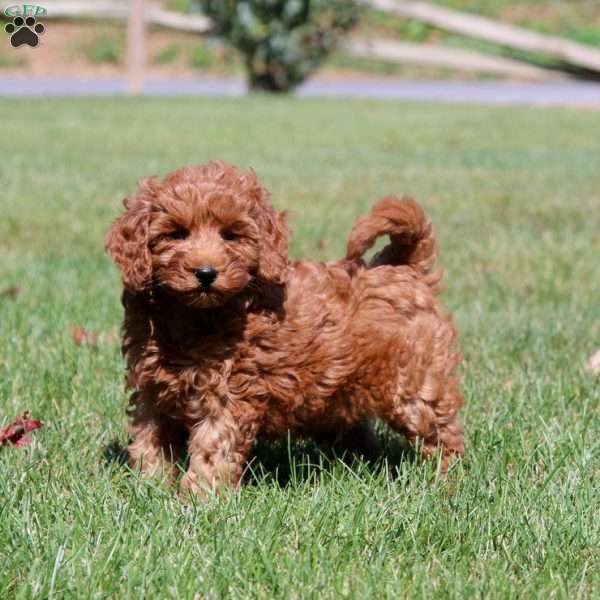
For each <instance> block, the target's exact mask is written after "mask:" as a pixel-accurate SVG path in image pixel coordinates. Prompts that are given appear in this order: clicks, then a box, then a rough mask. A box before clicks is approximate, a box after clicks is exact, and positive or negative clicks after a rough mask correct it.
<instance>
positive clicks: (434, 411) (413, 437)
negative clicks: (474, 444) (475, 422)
mask: <svg viewBox="0 0 600 600" xmlns="http://www.w3.org/2000/svg"><path fill="white" fill-rule="evenodd" d="M461 405H462V397H461V396H460V393H459V392H458V388H457V386H454V385H451V386H450V389H448V390H447V393H446V394H445V395H444V397H442V398H441V399H440V400H438V401H437V402H431V401H426V400H424V399H423V398H419V397H415V398H408V399H403V400H401V401H400V403H399V405H398V406H397V407H396V408H395V410H394V412H393V413H392V414H391V415H389V417H388V418H387V419H386V420H387V422H388V424H389V425H390V426H391V427H392V428H393V429H395V430H396V431H398V432H399V433H401V434H402V435H404V436H405V437H406V439H407V440H408V441H409V442H411V443H415V442H416V443H417V444H418V446H419V450H420V452H421V454H422V455H423V456H424V457H426V458H432V457H433V458H435V457H436V456H437V452H438V451H439V452H441V470H442V472H446V471H447V470H448V467H449V466H450V465H451V464H452V462H453V460H454V459H455V458H459V457H461V456H463V454H464V452H465V446H464V440H463V428H462V425H461V424H460V421H459V419H458V415H457V411H458V408H459V407H460V406H461Z"/></svg>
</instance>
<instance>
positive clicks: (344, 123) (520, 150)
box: [0, 97, 600, 599]
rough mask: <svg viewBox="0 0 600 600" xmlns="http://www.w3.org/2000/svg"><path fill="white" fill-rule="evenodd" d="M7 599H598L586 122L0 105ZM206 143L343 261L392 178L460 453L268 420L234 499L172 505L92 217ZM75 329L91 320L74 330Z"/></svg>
mask: <svg viewBox="0 0 600 600" xmlns="http://www.w3.org/2000/svg"><path fill="white" fill-rule="evenodd" d="M0 108H2V110H3V111H4V113H5V114H10V115H11V116H10V118H9V119H5V122H4V130H3V137H4V139H5V140H6V141H7V142H6V144H5V151H4V154H3V160H2V162H1V163H0V181H2V194H1V195H0V209H1V211H2V218H1V219H0V256H1V257H2V260H1V261H0V282H1V285H0V289H1V288H8V287H10V286H18V287H19V288H20V289H21V293H20V294H19V295H18V296H17V297H16V298H11V297H10V296H9V295H4V296H0V348H1V352H0V425H3V424H6V423H7V422H8V421H9V419H11V418H12V417H14V416H15V415H16V414H18V413H20V412H22V411H23V410H26V409H29V410H31V411H32V413H33V415H34V416H35V417H37V418H41V419H43V420H44V422H45V427H44V428H43V429H42V430H40V431H37V432H35V434H34V438H35V439H34V443H33V444H32V445H31V446H29V447H27V448H25V449H15V448H5V449H1V450H0V598H7V599H9V598H10V599H12V598H32V597H37V598H119V599H120V598H222V597H231V598H285V599H287V598H319V599H320V598H341V597H348V598H373V599H379V598H424V599H430V598H440V599H441V598H443V599H445V598H461V599H462V598H482V597H485V598H519V599H522V598H547V597H553V598H565V599H567V598H568V599H571V598H593V597H598V594H599V593H600V559H599V555H598V547H600V519H599V518H598V516H599V512H598V511H599V506H600V487H599V485H598V482H599V481H600V441H599V440H600V413H599V400H600V393H599V387H598V379H594V378H593V377H592V376H590V375H589V374H587V373H586V372H585V371H584V370H583V368H582V365H583V364H584V361H585V360H586V359H587V358H588V356H589V355H591V354H592V352H593V351H594V350H595V349H596V348H597V347H599V346H600V315H599V313H598V298H599V294H600V289H599V287H600V286H599V281H600V278H599V273H598V254H599V252H598V250H599V247H600V120H599V119H598V115H597V113H593V112H577V111H570V110H544V109H535V110H534V109H514V110H511V109H502V108H480V107H473V106H469V107H460V106H454V107H439V106H436V105H429V104H423V105H420V106H415V105H404V104H393V103H389V104H383V103H374V102H358V101H357V102H334V101H307V100H297V99H273V100H272V99H265V98H258V97H257V98H249V99H243V100H223V99H218V100H201V99H190V100H183V99H182V100H172V101H167V100H143V101H137V100H136V101H134V100H110V99H107V100H44V101H39V102H36V101H26V100H23V101H20V102H19V108H18V110H15V109H14V106H13V103H12V102H11V101H1V102H0ZM8 141H10V144H9V143H8ZM216 157H221V158H224V159H227V160H229V161H231V162H234V163H237V164H239V165H241V166H243V167H247V166H252V167H254V168H255V169H256V171H257V172H258V173H259V175H260V176H261V178H262V179H263V180H264V182H265V183H266V184H267V186H268V187H269V188H270V189H271V191H272V193H273V202H274V204H275V205H276V206H277V207H278V208H287V209H290V210H291V212H292V216H293V225H294V228H295V232H296V235H295V238H294V242H293V244H292V248H291V252H292V254H293V255H294V256H303V255H310V256H313V257H318V258H323V259H326V258H327V259H328V258H336V257H339V256H340V255H341V254H342V252H343V249H344V243H345V237H346V234H347V232H348V230H349V228H350V226H351V224H352V223H353V221H354V220H355V218H356V217H357V216H358V215H359V214H360V213H361V212H363V211H365V210H366V209H367V208H368V207H369V206H370V205H371V203H372V202H373V201H374V200H375V199H376V198H377V197H379V196H381V195H383V194H385V193H388V192H403V191H409V192H411V193H412V194H414V195H415V196H416V197H417V198H418V199H419V200H420V201H421V202H422V204H423V205H424V206H425V208H426V210H427V211H428V212H429V213H430V214H431V216H432V218H433V220H434V223H435V225H436V229H437V233H438V236H439V240H440V246H441V263H442V264H443V266H444V267H445V269H446V285H447V288H448V292H447V293H446V295H445V303H446V305H447V306H448V308H449V309H451V310H452V311H453V312H454V314H455V316H456V320H457V323H458V325H459V328H460V330H461V343H462V347H463V351H464V355H465V361H464V364H463V368H462V371H463V373H464V390H465V394H466V399H467V404H466V407H465V410H464V420H465V422H466V438H467V456H466V458H465V459H464V461H463V462H462V463H461V464H459V465H458V466H457V467H456V468H455V469H454V470H453V471H452V472H451V473H450V474H449V475H448V476H447V477H446V478H444V479H440V478H437V477H436V476H435V474H434V473H433V472H432V469H431V465H426V464H423V463H422V462H420V461H418V460H417V461H415V460H411V459H408V460H403V461H400V460H398V458H397V457H398V444H399V442H398V440H397V438H395V437H394V436H391V435H388V436H387V437H386V440H387V446H388V450H389V456H390V460H389V462H388V463H386V464H383V465H380V466H379V467H373V466H370V465H367V464H365V463H363V462H361V461H359V460H355V461H353V462H352V461H351V462H350V463H349V464H346V463H344V462H342V461H340V460H337V459H331V458H325V457H323V456H321V455H319V454H318V453H317V452H316V450H315V449H314V448H313V447H312V446H310V445H298V444H295V443H290V444H289V445H288V444H287V443H286V442H285V441H284V442H283V443H282V444H279V445H274V446H267V445H261V446H260V447H259V448H258V451H257V455H258V460H257V461H256V462H255V463H254V467H253V468H254V475H253V476H251V477H249V480H248V481H247V482H246V483H245V485H244V486H243V488H242V490H241V492H240V493H239V494H236V495H231V496H228V497H224V498H220V499H216V500H213V501H210V502H208V503H206V504H202V503H191V504H190V503H186V502H184V501H182V499H181V498H180V497H179V496H178V494H177V492H176V491H175V490H173V489H169V488H165V487H163V486H162V485H160V484H157V483H144V482H141V481H139V480H138V479H137V477H136V476H135V475H133V474H131V473H129V472H128V471H127V470H126V469H125V468H124V467H122V466H121V465H120V463H119V461H118V460H114V459H111V452H110V448H109V444H110V443H111V442H113V441H114V440H117V441H119V442H120V443H125V442H126V433H125V415H124V404H125V396H124V393H123V389H122V379H123V372H124V369H123V361H122V359H121V357H120V355H119V349H118V344H117V342H115V341H111V340H110V335H111V334H112V335H114V334H116V333H117V331H118V327H119V323H120V319H121V308H120V305H119V298H118V297H119V283H118V275H117V272H116V269H115V268H114V267H113V265H112V264H110V263H109V260H108V259H107V258H106V257H105V256H104V254H103V251H102V245H103V235H104V233H105V231H106V229H107V227H108V224H109V222H110V221H111V220H112V219H113V218H114V217H115V216H116V214H117V213H118V211H119V209H120V201H121V199H122V197H123V196H124V195H126V194H127V193H129V192H131V191H132V190H133V188H134V185H135V181H136V179H137V178H138V177H141V176H143V175H149V174H153V173H156V174H161V175H162V174H164V173H166V172H168V171H169V170H171V169H174V168H175V167H177V166H180V165H182V164H185V163H191V162H202V161H206V160H208V159H211V158H216ZM71 326H81V327H84V328H86V329H88V330H92V331H96V332H99V333H100V334H102V335H101V342H100V343H99V345H98V346H97V347H93V346H79V347H78V346H76V345H75V344H74V342H73V340H72V339H71V336H70V334H69V329H70V327H71Z"/></svg>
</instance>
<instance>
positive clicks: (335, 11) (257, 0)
mask: <svg viewBox="0 0 600 600" xmlns="http://www.w3.org/2000/svg"><path fill="white" fill-rule="evenodd" d="M0 6H1V7H2V13H3V17H4V23H3V28H5V32H6V33H7V35H6V41H5V43H3V44H2V45H0V78H2V77H3V78H4V81H5V85H4V88H3V89H4V91H6V92H7V93H10V91H11V90H10V89H5V88H7V87H9V84H11V85H16V84H14V77H19V78H23V77H35V78H54V79H56V78H62V80H63V81H64V80H65V79H67V80H73V79H81V78H86V79H90V78H91V79H98V80H101V79H104V80H105V81H106V80H109V79H111V80H113V81H114V82H117V83H116V84H115V85H117V84H118V85H117V88H118V90H125V89H126V90H127V91H129V93H133V94H136V93H141V92H143V91H144V90H152V89H153V88H152V82H153V81H156V80H157V79H159V80H163V81H164V80H165V79H168V80H169V81H170V82H171V87H170V90H169V86H168V85H163V87H162V88H160V86H159V88H158V89H156V88H154V91H155V92H158V93H160V91H161V89H162V91H163V92H164V93H169V91H171V92H173V93H176V92H177V89H178V85H179V86H183V87H181V91H182V92H184V93H185V91H186V89H187V90H188V91H193V90H194V88H185V83H183V82H186V81H187V82H190V81H206V80H207V78H208V79H211V81H212V82H213V87H212V88H211V87H210V86H209V87H208V88H206V89H204V88H198V91H199V92H202V91H203V89H204V91H206V92H211V91H212V92H213V93H227V92H231V93H232V92H237V93H241V91H242V88H240V87H235V86H234V87H233V88H232V87H227V86H226V84H227V83H229V84H230V86H231V84H232V83H234V82H245V83H246V84H248V85H249V86H250V87H251V88H254V89H261V90H265V91H270V92H287V91H292V90H294V89H295V88H296V87H297V86H299V85H302V84H303V83H305V82H306V81H309V80H311V79H314V78H316V81H317V82H322V81H333V82H349V81H350V82H355V83H357V85H358V84H359V89H362V90H363V92H364V93H365V94H368V93H369V91H371V92H372V91H373V88H374V87H376V85H377V84H376V82H381V81H382V80H383V81H385V80H390V81H391V80H395V81H397V80H398V79H399V78H402V79H406V80H411V81H419V80H436V81H439V80H446V81H448V80H453V81H457V80H458V81H465V80H467V81H471V82H472V81H476V82H477V81H481V80H489V79H494V80H516V81H519V82H524V81H525V82H538V83H539V82H543V83H550V84H557V83H560V84H566V83H573V82H578V81H586V82H590V81H592V82H593V81H598V80H599V79H600V5H599V3H598V2H597V0H577V1H562V2H561V1H542V0H432V1H430V2H405V1H401V0H364V1H357V0H313V1H312V2H309V1H308V0H279V1H277V0H246V1H244V0H242V1H217V0H163V1H156V0H155V1H150V0H131V1H130V2H123V1H121V0H47V1H46V2H40V4H39V5H34V4H25V5H23V4H17V3H15V2H11V1H9V2H0ZM19 15H21V16H24V17H27V16H28V15H32V16H34V17H36V18H37V21H38V22H42V23H43V24H44V25H45V31H44V32H43V33H42V34H40V35H39V36H38V38H39V43H38V44H37V45H36V46H35V47H32V44H30V43H29V42H27V41H23V40H22V39H21V38H23V32H21V33H20V34H17V33H14V32H13V34H12V35H10V34H9V31H12V29H13V23H12V21H13V19H14V18H15V17H16V18H18V16H19ZM18 35H20V36H21V38H19V39H17V40H16V41H17V43H18V42H19V41H20V42H21V43H20V45H19V46H18V47H16V48H15V47H14V45H11V43H9V40H10V41H12V39H13V38H15V37H18ZM15 49H16V50H17V51H15ZM149 82H150V84H149ZM369 84H370V85H369ZM93 89H94V88H93V87H92V88H88V92H89V93H92V92H93ZM101 89H102V88H101V87H100V88H99V90H101ZM332 89H336V88H335V86H334V87H333V88H332ZM340 89H342V88H340ZM598 89H600V88H595V86H594V93H595V94H597V90H598ZM58 91H60V90H58ZM63 91H64V92H65V93H68V92H69V86H68V83H64V84H63ZM598 96H600V94H598ZM588 98H589V92H588ZM565 100H568V98H565Z"/></svg>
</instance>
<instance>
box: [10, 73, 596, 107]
mask: <svg viewBox="0 0 600 600" xmlns="http://www.w3.org/2000/svg"><path fill="white" fill-rule="evenodd" d="M125 90H126V85H125V80H124V79H116V78H113V79H75V78H72V79H69V78H59V77H53V78H31V77H0V97H1V96H4V97H27V96H32V97H39V96H121V95H124V94H125ZM145 93H146V94H147V95H149V96H229V97H236V96H242V95H244V94H245V93H246V89H245V86H244V83H243V82H242V81H240V80H237V79H215V78H210V79H209V78H202V79H148V80H147V82H146V85H145ZM297 95H299V96H304V97H330V98H372V99H380V100H404V101H426V102H429V101H431V102H474V103H480V104H509V105H514V104H530V105H546V106H561V105H569V106H585V107H591V108H600V84H598V83H586V82H573V83H570V82H567V83H516V82H505V81H411V80H403V79H402V80H401V79H363V80H354V81H331V80H321V79H314V80H312V81H309V82H308V83H307V84H305V85H303V86H302V87H300V89H299V90H298V92H297Z"/></svg>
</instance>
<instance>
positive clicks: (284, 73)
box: [199, 0, 361, 92]
mask: <svg viewBox="0 0 600 600" xmlns="http://www.w3.org/2000/svg"><path fill="white" fill-rule="evenodd" d="M199 2H200V4H201V6H202V9H203V11H204V13H205V14H206V15H207V16H209V17H210V18H211V19H212V20H213V22H214V23H215V27H216V30H217V32H218V33H219V34H220V35H222V36H223V37H224V38H225V39H226V40H227V41H228V42H229V43H230V44H231V45H232V46H234V47H235V48H237V49H238V50H239V51H240V52H241V54H242V55H243V58H244V64H245V66H246V69H247V73H248V83H249V86H250V88H251V89H254V90H264V91H270V92H287V91H289V90H291V89H293V88H294V87H295V86H297V85H298V84H300V83H302V82H303V81H304V80H305V79H306V78H307V77H308V76H309V75H310V74H311V73H312V72H313V71H314V70H315V69H316V68H317V67H318V66H319V65H320V64H321V63H322V61H323V60H324V59H325V57H326V56H327V55H328V53H329V52H330V51H331V50H332V49H333V48H334V47H335V45H336V42H337V41H338V39H339V37H340V35H341V34H343V33H344V32H346V31H348V30H349V29H350V28H351V27H352V26H353V25H354V24H355V23H356V22H357V20H358V16H359V12H360V9H361V4H360V0H199Z"/></svg>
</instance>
